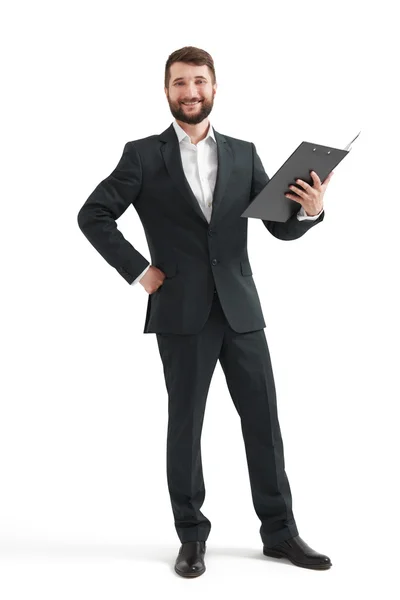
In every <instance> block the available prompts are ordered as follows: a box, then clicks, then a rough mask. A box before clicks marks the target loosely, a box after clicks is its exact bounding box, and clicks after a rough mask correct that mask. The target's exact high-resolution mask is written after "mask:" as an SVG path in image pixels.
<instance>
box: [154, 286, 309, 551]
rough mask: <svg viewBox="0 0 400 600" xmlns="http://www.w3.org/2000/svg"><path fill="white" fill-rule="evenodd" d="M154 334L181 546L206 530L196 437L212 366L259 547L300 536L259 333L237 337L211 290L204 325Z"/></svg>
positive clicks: (269, 372) (264, 342)
mask: <svg viewBox="0 0 400 600" xmlns="http://www.w3.org/2000/svg"><path fill="white" fill-rule="evenodd" d="M156 335H157V343H158V347H159V352H160V356H161V360H162V363H163V370H164V377H165V384H166V388H167V392H168V430H167V481H168V490H169V495H170V499H171V505H172V511H173V516H174V523H175V529H176V532H177V534H178V537H179V539H180V541H181V543H183V542H188V541H206V540H207V538H208V535H209V533H210V530H211V522H210V521H209V519H207V517H206V516H205V515H204V514H203V513H202V512H201V510H200V509H201V507H202V505H203V502H204V498H205V486H204V479H203V469H202V462H201V444H200V438H201V432H202V427H203V419H204V411H205V405H206V399H207V395H208V390H209V387H210V383H211V378H212V375H213V372H214V369H215V366H216V363H217V360H218V359H219V360H220V364H221V367H222V369H223V372H224V375H225V378H226V382H227V385H228V389H229V393H230V396H231V398H232V400H233V403H234V405H235V408H236V410H237V412H238V414H239V417H240V420H241V429H242V435H243V440H244V444H245V451H246V460H247V466H248V471H249V478H250V487H251V494H252V500H253V506H254V508H255V511H256V514H257V516H258V517H259V519H260V521H261V527H260V535H261V539H262V542H263V544H265V545H266V546H273V545H275V544H278V543H279V542H282V541H285V540H288V539H290V538H292V537H294V536H296V535H298V530H297V526H296V523H295V520H294V517H293V512H292V497H291V491H290V486H289V481H288V478H287V475H286V472H285V461H284V451H283V443H282V436H281V430H280V426H279V421H278V413H277V403H276V392H275V383H274V376H273V372H272V365H271V359H270V354H269V349H268V345H267V340H266V337H265V333H264V329H259V330H256V331H250V332H246V333H237V332H235V331H234V330H233V329H232V328H231V327H230V326H229V324H228V321H227V319H226V317H225V315H224V312H223V309H222V307H221V303H220V301H219V298H218V294H217V292H216V290H214V297H213V304H212V308H211V311H210V314H209V317H208V320H207V322H206V324H205V326H204V327H203V329H202V330H201V331H200V332H199V333H197V334H193V335H181V334H159V333H157V334H156ZM225 502H229V496H228V497H227V498H226V500H225Z"/></svg>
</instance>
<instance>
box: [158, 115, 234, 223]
mask: <svg viewBox="0 0 400 600" xmlns="http://www.w3.org/2000/svg"><path fill="white" fill-rule="evenodd" d="M214 133H215V139H216V140H217V156H218V170H217V180H216V182H215V189H214V195H213V205H212V215H211V223H214V222H215V219H216V217H221V213H222V211H221V205H222V200H223V196H224V193H225V189H226V186H227V183H228V180H229V177H230V174H231V171H232V166H233V155H232V150H231V148H230V145H229V144H228V142H227V141H226V139H225V137H224V136H223V135H222V134H220V133H218V132H217V131H215V129H214ZM159 140H160V141H161V142H164V143H163V145H162V146H161V149H160V150H161V154H162V156H163V159H164V162H165V166H166V168H167V171H168V173H169V175H170V177H171V178H172V180H173V181H174V183H175V185H176V186H177V187H178V189H179V190H180V192H181V193H182V195H183V197H184V198H186V199H187V201H188V202H189V203H190V205H191V206H192V207H193V209H194V210H195V211H196V212H197V214H198V215H199V216H200V217H201V218H202V219H203V220H204V222H205V223H206V224H207V226H208V221H207V219H206V217H205V216H204V213H203V211H202V210H201V208H200V206H199V203H198V201H197V198H196V196H195V195H194V194H193V192H192V188H191V187H190V185H189V183H188V181H187V179H186V177H185V173H184V170H183V165H182V159H181V153H180V148H179V142H178V138H177V136H176V133H175V129H174V127H173V125H172V123H171V125H170V126H169V127H168V128H167V129H166V130H165V131H163V133H161V134H160V135H159ZM211 223H210V225H211Z"/></svg>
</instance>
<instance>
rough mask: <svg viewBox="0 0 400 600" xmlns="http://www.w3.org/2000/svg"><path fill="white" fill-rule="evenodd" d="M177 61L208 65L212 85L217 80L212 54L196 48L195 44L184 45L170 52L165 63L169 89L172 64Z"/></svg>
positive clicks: (165, 80)
mask: <svg viewBox="0 0 400 600" xmlns="http://www.w3.org/2000/svg"><path fill="white" fill-rule="evenodd" d="M175 62H184V63H188V64H189V63H194V64H195V65H197V66H199V67H200V66H202V65H207V67H208V68H209V69H210V71H211V83H212V85H214V84H215V83H216V81H217V80H216V77H215V68H214V61H213V59H212V56H211V55H210V54H209V53H208V52H206V51H205V50H202V49H201V48H196V47H195V46H184V47H183V48H180V49H179V50H175V52H173V53H172V54H170V55H169V57H168V60H167V62H166V64H165V76H164V85H165V87H166V88H167V89H168V87H169V82H170V79H171V73H170V66H171V65H172V63H175Z"/></svg>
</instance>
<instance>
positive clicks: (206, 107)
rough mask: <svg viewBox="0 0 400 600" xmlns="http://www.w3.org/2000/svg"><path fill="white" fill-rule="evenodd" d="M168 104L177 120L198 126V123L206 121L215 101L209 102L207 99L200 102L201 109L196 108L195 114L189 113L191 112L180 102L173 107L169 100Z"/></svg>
mask: <svg viewBox="0 0 400 600" xmlns="http://www.w3.org/2000/svg"><path fill="white" fill-rule="evenodd" d="M168 104H169V109H170V111H171V113H172V116H173V117H174V118H175V119H177V120H178V121H182V122H183V123H188V124H189V125H197V123H201V122H202V121H204V119H205V118H206V117H208V115H209V114H210V112H211V111H212V107H213V104H214V99H211V100H207V99H206V98H203V99H202V100H201V102H200V107H199V108H195V109H194V111H195V112H194V111H193V113H192V112H189V110H187V109H186V108H185V107H184V106H183V105H182V104H181V103H180V102H177V103H174V105H172V104H171V102H170V99H169V98H168Z"/></svg>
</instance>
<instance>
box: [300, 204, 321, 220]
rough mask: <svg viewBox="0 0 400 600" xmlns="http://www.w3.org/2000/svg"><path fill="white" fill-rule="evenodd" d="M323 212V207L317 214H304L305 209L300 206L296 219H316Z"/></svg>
mask: <svg viewBox="0 0 400 600" xmlns="http://www.w3.org/2000/svg"><path fill="white" fill-rule="evenodd" d="M323 212H324V209H322V210H320V212H319V213H318V214H317V215H314V216H313V217H311V216H308V215H307V214H306V211H305V210H304V208H303V207H301V208H300V210H299V212H298V213H297V219H298V220H299V221H305V220H307V221H315V220H316V219H318V217H319V216H320V215H321V214H322V213H323Z"/></svg>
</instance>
